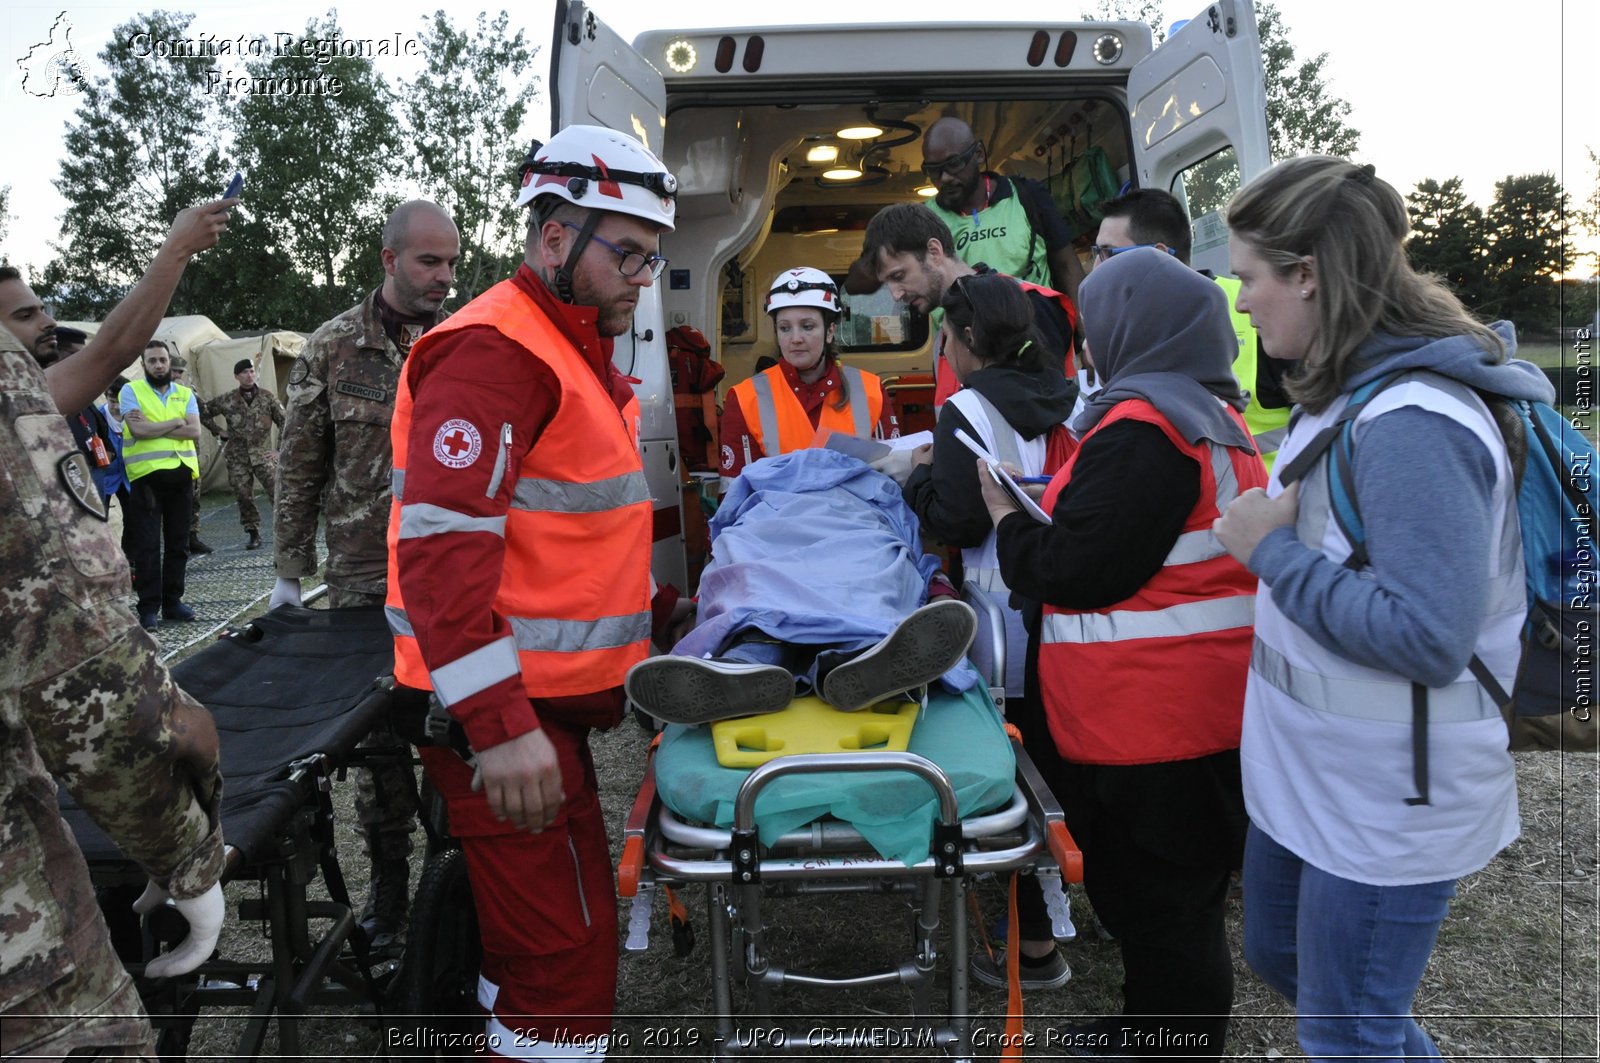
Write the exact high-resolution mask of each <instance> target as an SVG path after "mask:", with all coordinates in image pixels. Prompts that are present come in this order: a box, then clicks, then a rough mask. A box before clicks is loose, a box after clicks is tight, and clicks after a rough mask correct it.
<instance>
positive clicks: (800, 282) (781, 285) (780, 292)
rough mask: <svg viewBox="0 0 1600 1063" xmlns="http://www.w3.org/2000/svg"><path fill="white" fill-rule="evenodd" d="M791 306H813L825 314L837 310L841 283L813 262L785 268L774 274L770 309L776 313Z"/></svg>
mask: <svg viewBox="0 0 1600 1063" xmlns="http://www.w3.org/2000/svg"><path fill="white" fill-rule="evenodd" d="M789 306H814V307H816V308H817V309H818V310H821V311H823V312H824V313H826V314H837V313H838V312H839V286H838V285H837V284H835V283H833V278H832V277H830V276H828V275H827V274H826V273H824V272H822V271H821V270H820V269H817V268H815V267H814V266H798V267H796V268H795V269H786V270H784V271H783V272H782V273H780V274H778V275H777V276H776V277H775V278H773V281H772V287H771V288H769V289H768V291H767V313H768V314H776V313H777V312H778V311H779V310H782V309H784V308H785V307H789Z"/></svg>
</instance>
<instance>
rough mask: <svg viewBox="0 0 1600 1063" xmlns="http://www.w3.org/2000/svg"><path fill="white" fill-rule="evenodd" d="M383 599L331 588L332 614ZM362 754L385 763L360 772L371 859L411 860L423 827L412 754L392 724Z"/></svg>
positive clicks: (359, 804) (364, 744)
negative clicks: (378, 849)
mask: <svg viewBox="0 0 1600 1063" xmlns="http://www.w3.org/2000/svg"><path fill="white" fill-rule="evenodd" d="M382 605H383V596H382V595H378V594H364V593H362V592H360V591H350V590H343V589H341V588H338V587H331V586H330V587H329V588H328V606H329V608H332V609H359V608H364V607H365V608H371V607H375V606H377V607H381V606H382ZM360 748H361V749H362V750H364V751H366V752H368V753H370V754H373V755H375V756H379V755H381V756H382V757H383V759H382V760H381V761H379V762H378V763H375V764H374V765H373V766H372V767H371V768H358V769H357V770H356V772H355V781H356V821H357V822H358V823H360V824H361V828H362V830H361V842H362V845H364V846H365V847H366V852H367V858H368V859H369V860H372V859H376V858H377V857H376V854H374V852H373V843H374V841H376V842H377V844H378V845H380V846H382V848H383V853H382V857H383V859H386V860H387V859H391V858H401V859H403V858H405V857H408V856H410V855H411V832H412V830H413V829H414V828H415V827H416V825H417V813H418V807H417V777H416V772H415V771H414V770H413V769H412V767H411V749H410V747H409V746H407V745H406V743H405V741H404V740H402V739H401V738H400V737H399V736H398V735H396V734H395V733H394V731H393V730H391V729H390V727H389V726H388V724H387V723H385V724H383V725H381V726H379V727H378V728H377V729H375V730H374V731H373V732H372V733H371V734H369V735H368V736H367V737H366V738H364V739H362V741H361V746H360Z"/></svg>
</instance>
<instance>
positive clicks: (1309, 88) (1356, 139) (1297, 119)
mask: <svg viewBox="0 0 1600 1063" xmlns="http://www.w3.org/2000/svg"><path fill="white" fill-rule="evenodd" d="M1256 29H1257V31H1258V32H1259V34H1260V36H1261V62H1262V65H1263V66H1264V67H1265V69H1266V79H1267V133H1268V135H1269V136H1270V137H1271V140H1272V157H1273V158H1274V159H1292V158H1294V157H1295V156H1297V155H1337V156H1339V157H1341V158H1349V157H1350V156H1351V155H1353V154H1355V152H1356V148H1357V147H1358V146H1359V144H1360V142H1361V134H1360V133H1359V132H1358V131H1357V130H1355V129H1354V128H1352V127H1351V126H1350V125H1349V124H1348V123H1347V122H1346V121H1345V119H1346V118H1348V117H1349V116H1350V104H1349V102H1348V101H1347V100H1344V99H1341V98H1340V97H1338V96H1334V95H1333V94H1332V93H1330V92H1329V91H1328V85H1327V82H1326V81H1324V80H1323V73H1322V68H1323V67H1324V66H1325V65H1326V64H1327V62H1328V53H1327V52H1322V53H1319V54H1318V55H1316V56H1314V57H1313V58H1311V59H1307V60H1305V61H1303V62H1301V63H1299V64H1296V62H1295V51H1294V46H1293V45H1292V44H1290V43H1289V30H1288V27H1287V26H1285V25H1284V22H1283V15H1282V13H1281V12H1279V11H1278V7H1277V5H1276V4H1273V3H1271V2H1265V3H1260V4H1257V5H1256Z"/></svg>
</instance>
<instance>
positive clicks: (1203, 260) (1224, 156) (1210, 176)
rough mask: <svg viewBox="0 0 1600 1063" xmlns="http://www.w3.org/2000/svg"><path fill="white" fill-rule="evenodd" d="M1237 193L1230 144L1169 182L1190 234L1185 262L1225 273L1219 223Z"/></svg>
mask: <svg viewBox="0 0 1600 1063" xmlns="http://www.w3.org/2000/svg"><path fill="white" fill-rule="evenodd" d="M1238 190H1239V159H1238V156H1237V155H1235V154H1234V150H1233V147H1232V146H1231V145H1230V146H1229V147H1226V148H1223V149H1222V150H1221V151H1219V152H1217V153H1216V154H1214V155H1208V156H1206V157H1205V158H1204V159H1201V160H1200V161H1199V162H1197V163H1195V164H1194V165H1193V166H1191V167H1189V168H1188V169H1187V170H1184V171H1183V172H1182V173H1180V174H1178V176H1177V177H1175V178H1174V179H1173V182H1172V189H1171V191H1172V194H1173V195H1174V196H1176V197H1177V198H1178V202H1180V203H1182V204H1183V208H1184V210H1185V211H1187V212H1188V214H1189V225H1190V227H1191V228H1192V229H1193V231H1194V246H1193V247H1192V249H1191V250H1190V255H1189V261H1190V264H1191V265H1192V266H1194V267H1195V268H1196V269H1210V270H1212V271H1214V272H1218V273H1226V272H1227V268H1228V230H1227V227H1226V226H1225V225H1224V224H1223V222H1222V208H1223V207H1226V206H1227V205H1228V200H1230V199H1232V198H1233V194H1234V193H1235V192H1237V191H1238Z"/></svg>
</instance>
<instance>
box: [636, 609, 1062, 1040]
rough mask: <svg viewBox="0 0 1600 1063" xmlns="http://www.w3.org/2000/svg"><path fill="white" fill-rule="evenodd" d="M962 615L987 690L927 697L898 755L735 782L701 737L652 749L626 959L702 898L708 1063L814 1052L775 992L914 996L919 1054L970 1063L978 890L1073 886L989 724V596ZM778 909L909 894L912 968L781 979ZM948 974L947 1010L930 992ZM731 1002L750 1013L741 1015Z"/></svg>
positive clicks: (1025, 785)
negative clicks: (683, 899)
mask: <svg viewBox="0 0 1600 1063" xmlns="http://www.w3.org/2000/svg"><path fill="white" fill-rule="evenodd" d="M966 597H967V600H968V601H969V603H970V604H973V605H974V608H975V610H976V611H977V612H978V614H979V633H978V640H977V643H976V645H977V647H978V649H977V652H976V653H975V654H973V656H974V657H976V658H978V659H980V660H981V661H982V663H983V665H984V669H983V674H984V675H985V676H986V677H987V678H988V680H989V683H990V687H989V688H986V687H984V686H982V685H980V686H978V687H975V688H973V689H972V690H969V691H967V692H965V693H964V694H953V693H948V692H934V693H932V694H930V696H929V697H928V699H927V701H926V704H925V706H924V707H923V709H922V712H921V716H920V718H919V719H918V721H917V723H916V725H915V727H914V728H913V730H912V732H911V736H910V741H909V744H908V746H907V748H906V749H905V750H904V751H878V750H866V751H856V752H844V753H827V754H802V755H794V756H781V755H780V756H777V757H775V758H773V759H770V760H768V761H767V762H766V763H764V764H762V765H760V766H759V767H756V768H754V769H752V770H745V769H735V768H729V767H725V766H723V765H722V764H721V763H719V762H718V759H717V756H716V751H715V748H714V741H713V737H712V734H711V730H710V728H706V727H681V726H677V725H674V726H670V727H668V728H667V729H666V730H665V731H664V732H663V733H662V735H661V736H660V738H659V740H658V742H657V745H656V747H655V749H654V752H653V755H652V757H651V761H650V764H649V767H648V769H647V771H646V773H645V777H644V780H643V782H642V784H641V785H640V788H639V791H638V793H637V795H636V797H635V799H634V802H633V805H632V808H631V810H630V812H629V814H628V817H627V820H626V824H625V827H624V838H623V852H622V858H621V861H620V863H619V868H618V888H619V891H620V893H621V895H622V897H623V898H624V899H626V900H629V901H630V902H631V908H630V909H626V910H625V916H626V926H627V939H626V942H625V947H626V948H627V949H630V950H643V949H646V948H648V947H649V944H650V918H651V911H652V907H653V902H654V898H655V895H656V893H657V891H670V894H669V895H670V896H673V897H675V894H676V892H677V891H678V890H681V889H684V888H686V887H691V886H693V887H700V886H703V887H704V890H705V899H706V924H707V927H708V931H709V934H708V936H709V939H710V940H709V948H708V951H709V959H710V963H711V983H712V996H713V999H712V1001H711V1002H710V1003H711V1008H710V1013H711V1015H712V1017H713V1019H714V1021H715V1024H716V1030H715V1035H714V1039H713V1042H714V1051H715V1056H716V1058H719V1059H726V1058H740V1057H745V1056H753V1055H767V1054H778V1053H792V1052H814V1051H815V1050H816V1048H817V1045H816V1044H815V1043H813V1041H814V1039H813V1038H808V1037H806V1036H803V1035H801V1034H800V1032H798V1031H796V1032H795V1033H794V1034H793V1035H785V1034H784V1033H782V1032H781V1031H776V1032H775V1031H774V1029H773V1026H772V1016H773V1015H774V1014H775V1009H774V997H775V994H777V993H778V992H779V991H780V990H782V989H785V988H788V987H805V988H808V989H838V990H858V989H863V988H865V987H869V986H896V985H898V986H902V987H904V988H905V989H906V990H907V991H909V994H910V1002H909V1008H908V1009H907V1010H908V1011H909V1013H910V1015H911V1016H912V1017H913V1018H914V1021H915V1022H916V1023H917V1024H919V1025H920V1033H922V1034H924V1035H925V1036H923V1037H922V1038H921V1039H920V1040H918V1041H917V1043H919V1044H921V1045H923V1046H925V1047H928V1048H934V1049H936V1050H937V1051H938V1052H939V1053H942V1054H944V1055H948V1056H951V1057H954V1058H957V1059H965V1058H971V1056H972V1053H973V1050H974V1045H973V1037H972V1022H971V1008H970V1007H969V1001H968V986H967V978H968V974H967V960H968V937H967V930H968V926H967V911H968V901H967V896H968V892H969V890H970V888H971V885H972V883H973V881H974V880H975V879H976V878H977V877H978V876H980V875H985V874H1002V875H1009V874H1010V873H1012V872H1021V873H1033V874H1037V875H1039V876H1041V885H1045V886H1046V892H1047V894H1049V893H1050V892H1051V888H1050V887H1051V886H1052V885H1054V886H1059V884H1060V882H1061V881H1067V882H1081V881H1082V856H1081V854H1080V853H1079V852H1078V849H1077V846H1076V844H1075V843H1074V842H1073V840H1072V837H1071V835H1070V834H1069V833H1068V832H1067V829H1066V826H1065V823H1064V821H1063V816H1062V812H1061V809H1060V807H1059V805H1057V803H1056V802H1055V799H1054V798H1053V797H1052V795H1051V794H1050V791H1049V789H1048V788H1047V787H1046V786H1045V785H1044V783H1043V781H1042V779H1041V778H1040V776H1039V774H1038V772H1037V771H1036V770H1035V768H1034V766H1033V764H1032V762H1031V760H1029V758H1028V756H1027V754H1026V753H1025V752H1024V751H1023V749H1022V745H1021V742H1020V740H1019V739H1018V737H1017V735H1016V734H1015V732H1014V731H1010V730H1008V729H1007V728H1006V727H1005V725H1004V723H1003V720H1002V718H1001V716H1000V713H999V711H998V710H997V708H996V706H995V702H994V698H993V696H992V688H994V687H999V686H1000V685H1001V683H1002V681H1003V676H1004V674H1005V667H1004V666H1005V660H1004V658H1005V645H1004V638H1003V630H1004V629H1003V626H1002V627H1001V628H1000V631H1001V632H1002V634H1001V635H1000V636H999V637H998V639H997V638H996V636H995V634H994V632H995V628H994V622H995V619H996V618H997V617H998V615H999V614H998V611H997V610H995V609H993V607H992V603H990V602H988V601H987V600H986V599H985V598H984V597H983V595H982V592H981V591H974V592H971V593H969V594H968V595H966ZM1055 892H1056V895H1057V896H1059V890H1058V889H1057V890H1056V891H1055ZM780 893H781V894H783V895H785V896H792V895H803V894H813V895H817V896H822V895H830V894H836V895H840V900H841V901H842V902H845V903H848V899H849V897H850V896H851V895H859V894H863V893H902V894H904V895H906V896H907V897H909V898H910V902H911V906H912V909H913V912H914V930H913V934H912V942H911V949H910V952H909V954H908V955H906V956H905V957H903V958H900V959H892V960H890V961H889V962H887V963H883V964H881V965H879V966H876V967H873V968H870V969H867V970H863V971H859V972H851V973H843V974H841V973H837V972H835V973H830V974H826V975H825V974H821V973H817V972H815V971H810V970H804V969H800V968H798V967H793V966H785V965H784V964H783V963H782V962H781V961H782V959H783V957H781V956H778V955H777V954H776V952H777V950H776V949H775V948H774V942H773V940H772V935H771V934H770V932H769V928H768V926H767V925H766V923H765V921H764V919H763V910H764V909H763V906H764V903H765V902H766V901H767V900H768V899H769V898H770V897H772V896H773V895H775V894H780ZM673 907H677V902H676V900H674V901H673ZM846 923H847V920H841V921H839V922H837V923H833V924H831V925H829V926H819V927H816V928H815V929H816V930H818V931H820V932H824V933H826V932H834V931H836V929H837V927H838V926H839V925H845V924H846ZM676 930H677V928H676V927H675V931H676ZM677 937H678V942H677V944H679V945H680V946H681V945H682V935H681V933H678V934H677ZM680 951H681V949H680ZM946 967H947V969H948V970H947V977H948V984H949V988H948V997H947V1000H946V1001H945V1003H944V1006H943V1007H942V1008H941V1007H936V1006H935V1004H934V999H933V990H934V987H935V984H936V980H937V979H936V975H938V974H939V972H940V971H941V968H946ZM741 987H742V991H743V993H744V995H745V996H747V998H748V1007H747V1008H745V1009H744V1010H742V1011H739V1012H737V1013H736V1009H735V1000H734V997H735V990H736V989H737V988H741ZM829 1036H830V1039H829V1042H828V1045H827V1047H829V1048H838V1049H843V1050H846V1051H850V1050H856V1051H859V1050H863V1049H868V1048H875V1047H881V1041H880V1040H875V1037H877V1036H878V1033H877V1032H875V1031H873V1030H870V1029H863V1030H860V1031H849V1030H836V1031H832V1032H831V1033H830V1035H829Z"/></svg>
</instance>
